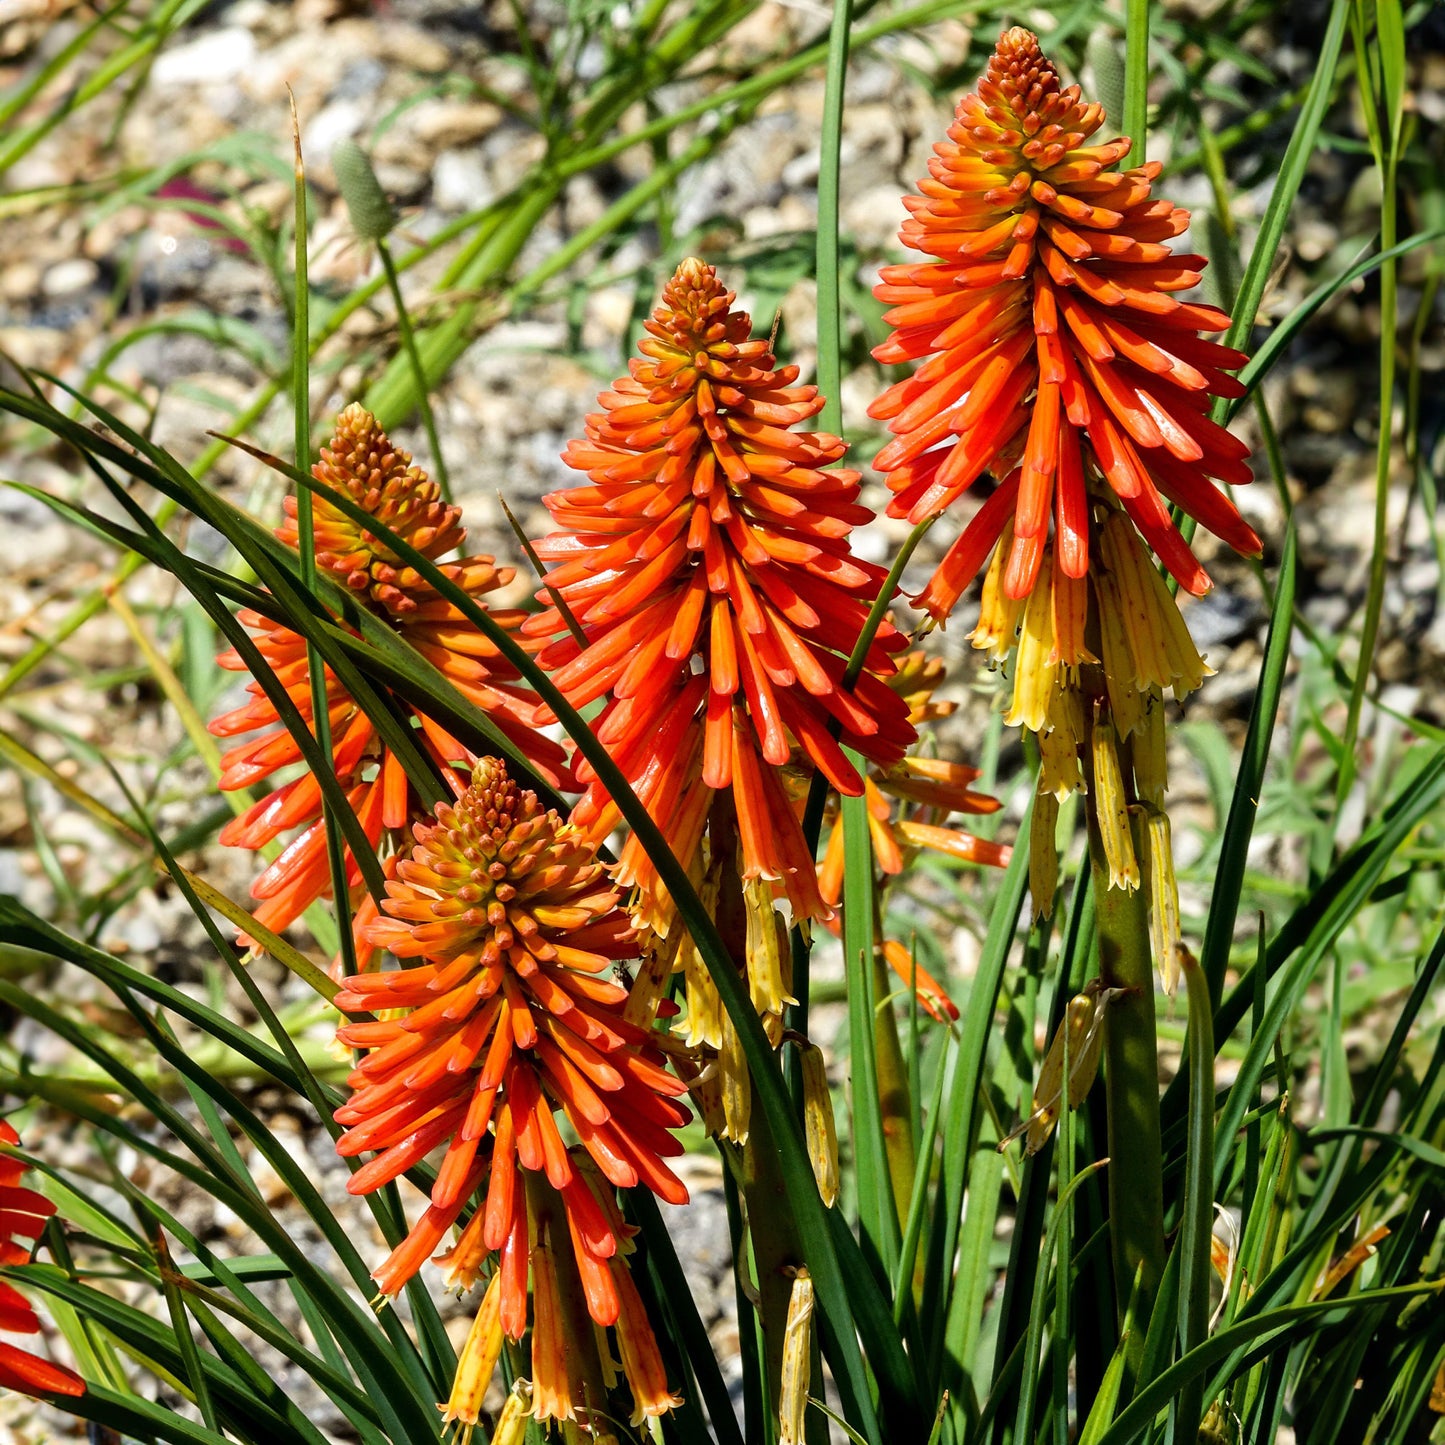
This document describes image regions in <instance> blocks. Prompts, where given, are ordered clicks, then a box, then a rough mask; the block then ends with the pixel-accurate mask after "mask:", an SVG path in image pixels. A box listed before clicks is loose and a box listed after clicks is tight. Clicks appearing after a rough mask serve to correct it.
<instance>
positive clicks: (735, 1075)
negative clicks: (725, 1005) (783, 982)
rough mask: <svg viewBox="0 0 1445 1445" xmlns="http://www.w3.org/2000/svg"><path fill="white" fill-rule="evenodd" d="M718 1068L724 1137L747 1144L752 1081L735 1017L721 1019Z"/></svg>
mask: <svg viewBox="0 0 1445 1445" xmlns="http://www.w3.org/2000/svg"><path fill="white" fill-rule="evenodd" d="M717 1063H718V1069H719V1071H720V1072H721V1074H722V1104H723V1118H724V1120H725V1121H726V1122H725V1124H724V1126H723V1138H725V1139H731V1140H732V1141H733V1143H734V1144H746V1143H747V1142H748V1121H749V1120H750V1119H751V1117H752V1108H753V1091H752V1080H751V1079H749V1077H748V1061H747V1058H746V1056H745V1055H744V1054H743V1045H742V1040H741V1039H740V1038H739V1037H738V1031H737V1030H736V1029H735V1028H734V1027H733V1021H732V1018H731V1017H730V1016H729V1015H728V1014H727V1013H726V1012H724V1013H723V1016H722V1048H721V1049H720V1050H719V1051H718V1058H717Z"/></svg>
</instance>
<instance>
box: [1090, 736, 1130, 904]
mask: <svg viewBox="0 0 1445 1445" xmlns="http://www.w3.org/2000/svg"><path fill="white" fill-rule="evenodd" d="M1090 746H1091V748H1092V751H1093V760H1094V794H1093V798H1092V799H1091V800H1090V807H1092V808H1094V809H1095V815H1096V817H1097V818H1098V822H1099V835H1100V837H1101V838H1102V840H1103V843H1104V857H1105V858H1106V859H1107V860H1108V864H1109V886H1110V887H1111V888H1127V889H1134V888H1137V887H1138V886H1139V862H1138V859H1137V858H1135V856H1134V839H1133V836H1132V834H1131V832H1130V828H1129V803H1128V799H1127V798H1126V797H1125V795H1124V779H1123V776H1122V775H1121V773H1120V771H1119V750H1118V748H1117V747H1116V746H1115V740H1114V725H1113V723H1111V722H1110V721H1109V720H1108V718H1107V717H1106V716H1103V715H1102V714H1101V715H1096V716H1095V718H1094V734H1093V739H1092V741H1091V744H1090Z"/></svg>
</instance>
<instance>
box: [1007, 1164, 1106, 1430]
mask: <svg viewBox="0 0 1445 1445" xmlns="http://www.w3.org/2000/svg"><path fill="white" fill-rule="evenodd" d="M1108 1162H1109V1161H1108V1160H1107V1159H1096V1160H1094V1162H1093V1163H1092V1164H1088V1165H1085V1167H1084V1168H1082V1169H1080V1170H1079V1172H1078V1173H1077V1174H1075V1175H1074V1177H1073V1178H1072V1179H1071V1180H1069V1182H1068V1184H1067V1185H1065V1187H1064V1188H1063V1190H1062V1191H1061V1192H1060V1194H1059V1198H1058V1203H1057V1204H1056V1205H1055V1206H1054V1212H1053V1215H1052V1217H1051V1218H1050V1219H1049V1227H1048V1231H1047V1233H1046V1234H1045V1235H1044V1251H1043V1257H1042V1258H1041V1260H1040V1261H1039V1270H1038V1274H1037V1276H1036V1278H1035V1281H1034V1293H1033V1302H1032V1304H1031V1305H1030V1307H1029V1328H1028V1334H1027V1335H1026V1337H1025V1342H1024V1364H1023V1378H1022V1380H1021V1382H1020V1384H1019V1405H1018V1413H1017V1415H1016V1417H1015V1420H1014V1439H1015V1440H1018V1441H1024V1440H1032V1439H1033V1438H1034V1402H1035V1400H1036V1398H1037V1396H1038V1383H1039V1365H1040V1352H1041V1350H1042V1348H1043V1342H1044V1324H1045V1321H1046V1318H1047V1315H1048V1302H1049V1295H1050V1289H1049V1286H1050V1283H1051V1281H1050V1277H1049V1266H1050V1263H1051V1261H1052V1260H1053V1258H1054V1251H1055V1249H1056V1248H1057V1245H1058V1240H1059V1231H1060V1229H1061V1228H1062V1227H1063V1224H1064V1221H1065V1220H1067V1219H1068V1217H1069V1210H1070V1208H1071V1206H1072V1203H1073V1198H1074V1195H1075V1194H1077V1193H1078V1192H1079V1190H1080V1189H1081V1188H1082V1187H1083V1185H1084V1184H1085V1182H1086V1181H1087V1180H1088V1179H1089V1177H1090V1176H1091V1175H1094V1174H1097V1173H1098V1172H1099V1170H1101V1169H1103V1168H1104V1167H1105V1166H1106V1165H1107V1164H1108ZM1069 1267H1070V1262H1069V1260H1068V1259H1067V1258H1064V1257H1063V1256H1060V1258H1059V1261H1058V1265H1057V1268H1059V1269H1061V1270H1066V1269H1068V1268H1069ZM1054 1335H1055V1339H1054V1348H1055V1349H1064V1348H1067V1343H1066V1342H1067V1341H1068V1339H1069V1326H1068V1322H1067V1321H1066V1320H1065V1321H1056V1323H1055V1329H1054Z"/></svg>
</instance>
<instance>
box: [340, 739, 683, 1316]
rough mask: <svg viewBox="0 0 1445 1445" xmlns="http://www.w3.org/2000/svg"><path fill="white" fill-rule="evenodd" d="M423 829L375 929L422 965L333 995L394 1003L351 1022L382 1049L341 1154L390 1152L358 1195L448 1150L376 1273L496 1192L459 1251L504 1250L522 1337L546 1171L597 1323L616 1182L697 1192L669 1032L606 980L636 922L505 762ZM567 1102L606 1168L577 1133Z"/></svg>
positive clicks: (362, 1076) (385, 1284)
mask: <svg viewBox="0 0 1445 1445" xmlns="http://www.w3.org/2000/svg"><path fill="white" fill-rule="evenodd" d="M414 832H415V836H416V843H415V846H414V847H413V848H412V850H411V853H410V855H409V856H408V857H406V858H404V859H403V860H402V861H401V862H400V863H399V865H398V867H397V869H396V875H397V876H396V878H395V879H394V880H393V881H392V882H390V883H389V884H388V885H387V892H388V894H389V896H388V898H387V900H386V902H385V904H384V905H383V906H384V911H385V915H386V916H384V917H382V918H378V919H377V920H376V921H375V922H373V923H372V924H371V925H370V927H369V941H370V943H371V944H372V945H373V946H374V947H377V948H385V949H388V950H389V951H390V952H392V953H393V954H395V955H396V956H397V957H398V958H400V959H403V960H407V961H410V960H412V959H416V960H419V961H418V962H416V963H415V964H413V965H412V966H410V967H406V968H403V969H401V970H399V971H396V972H390V973H371V974H358V975H355V976H353V977H352V978H349V979H347V980H346V983H345V986H344V987H343V989H342V991H341V993H340V994H338V995H337V1000H336V1002H337V1005H338V1007H340V1008H342V1009H345V1010H348V1011H353V1012H354V1011H361V1010H364V1011H369V1012H385V1013H386V1015H387V1018H386V1020H385V1021H380V1022H356V1023H350V1024H347V1025H346V1026H345V1027H344V1028H343V1029H342V1030H341V1032H340V1034H339V1036H338V1037H339V1038H340V1040H341V1042H342V1043H344V1044H346V1045H347V1046H349V1047H351V1048H355V1049H365V1050H368V1051H369V1052H368V1053H367V1055H366V1057H365V1058H364V1059H362V1060H361V1062H360V1063H359V1064H358V1066H357V1068H356V1070H355V1071H354V1072H353V1074H352V1075H351V1079H350V1083H351V1087H352V1088H353V1090H354V1093H353V1094H352V1097H351V1099H350V1101H349V1102H348V1103H346V1104H345V1105H343V1106H342V1108H341V1109H339V1110H338V1111H337V1114H336V1118H337V1122H338V1123H341V1124H344V1125H345V1126H346V1129H347V1132H346V1134H345V1135H344V1136H343V1138H342V1140H341V1143H340V1145H339V1148H340V1150H341V1152H342V1153H343V1154H344V1155H347V1156H355V1155H358V1154H361V1153H364V1152H367V1151H372V1150H375V1151H378V1152H377V1153H376V1157H375V1158H373V1159H372V1160H371V1161H370V1162H369V1163H367V1164H365V1165H364V1166H363V1167H362V1168H361V1169H360V1170H358V1172H357V1173H356V1174H354V1175H353V1176H352V1179H351V1184H350V1188H351V1190H352V1192H353V1193H358V1194H360V1193H366V1192H369V1191H370V1190H372V1189H375V1188H377V1187H379V1186H380V1185H382V1184H385V1183H387V1182H388V1181H389V1180H392V1179H395V1178H396V1177H397V1176H398V1175H399V1174H401V1173H403V1172H404V1171H405V1170H407V1169H410V1168H411V1167H412V1166H413V1165H415V1164H417V1163H419V1162H420V1161H421V1160H422V1159H423V1158H425V1157H426V1156H427V1155H428V1154H429V1153H431V1152H432V1151H433V1150H434V1149H438V1148H441V1147H442V1146H445V1154H444V1155H443V1157H442V1161H441V1164H440V1167H439V1169H438V1172H437V1177H436V1182H435V1184H434V1185H433V1186H432V1190H431V1208H430V1209H429V1210H428V1211H427V1213H426V1214H425V1215H424V1216H423V1218H422V1220H421V1221H420V1222H419V1224H418V1225H417V1227H416V1228H415V1229H413V1230H412V1232H411V1235H410V1236H408V1238H407V1239H406V1240H405V1241H404V1242H403V1243H402V1244H401V1245H400V1246H399V1247H398V1248H397V1249H396V1251H394V1252H393V1254H392V1256H391V1257H390V1258H389V1259H388V1260H387V1261H386V1263H385V1264H384V1265H383V1266H382V1267H381V1268H380V1269H379V1270H378V1271H377V1275H376V1277H377V1279H378V1281H379V1282H380V1284H381V1286H382V1289H383V1291H384V1292H385V1293H387V1294H392V1293H395V1291H396V1290H397V1289H399V1288H400V1286H401V1285H402V1284H404V1283H405V1281H406V1280H407V1279H408V1278H410V1276H411V1275H412V1274H414V1273H415V1272H416V1270H417V1269H418V1268H419V1267H420V1265H421V1263H422V1262H423V1260H425V1259H426V1258H427V1257H428V1256H429V1255H430V1254H431V1253H432V1251H433V1250H434V1249H435V1248H436V1247H437V1246H438V1245H439V1244H440V1242H441V1240H442V1237H443V1236H444V1234H445V1232H446V1231H447V1229H449V1228H450V1227H451V1225H452V1224H453V1223H454V1222H455V1221H456V1220H457V1219H458V1217H459V1216H460V1214H461V1211H462V1209H463V1208H464V1206H465V1205H466V1204H467V1202H468V1201H469V1200H470V1199H471V1198H472V1196H473V1195H475V1194H477V1193H478V1192H479V1191H480V1193H481V1196H482V1198H483V1200H484V1203H483V1205H482V1207H480V1208H479V1209H478V1210H477V1212H476V1213H475V1214H474V1215H473V1216H472V1220H471V1223H470V1224H469V1225H468V1227H467V1229H466V1231H465V1232H464V1234H463V1236H462V1238H461V1240H460V1241H459V1243H458V1245H457V1247H456V1249H455V1250H454V1251H453V1254H452V1256H451V1259H450V1263H451V1266H452V1268H453V1270H454V1272H456V1273H457V1274H458V1277H459V1279H460V1282H461V1283H463V1284H469V1283H470V1282H471V1280H472V1279H473V1278H475V1275H476V1272H477V1270H478V1269H479V1268H480V1263H481V1261H482V1260H483V1259H484V1258H485V1257H486V1256H487V1254H488V1253H489V1252H490V1251H493V1250H500V1251H501V1269H502V1297H501V1318H502V1322H503V1325H504V1327H505V1328H506V1330H507V1333H508V1334H509V1335H510V1336H511V1337H512V1338H516V1337H518V1336H519V1335H520V1334H521V1332H522V1327H523V1323H524V1321H525V1318H526V1292H527V1262H528V1258H529V1254H530V1235H529V1231H528V1223H527V1206H526V1201H525V1188H524V1184H525V1180H524V1176H525V1175H526V1174H528V1173H534V1174H539V1175H542V1176H544V1177H545V1180H546V1182H547V1183H548V1184H549V1185H550V1186H551V1188H552V1189H553V1190H555V1191H556V1192H557V1193H558V1194H559V1195H560V1196H561V1199H562V1201H563V1204H564V1206H565V1214H566V1219H567V1221H568V1224H569V1225H570V1227H571V1230H572V1233H573V1238H574V1242H576V1243H577V1244H578V1246H579V1251H580V1252H579V1255H578V1264H579V1268H580V1269H581V1271H582V1278H583V1285H584V1287H585V1288H586V1291H587V1297H588V1303H589V1308H590V1309H591V1311H592V1317H593V1319H594V1320H596V1321H597V1323H599V1324H603V1325H610V1324H612V1323H613V1322H614V1321H615V1319H616V1316H617V1311H618V1309H619V1308H620V1302H619V1299H618V1296H617V1292H616V1288H615V1285H614V1283H613V1281H612V1276H611V1274H610V1272H609V1270H608V1269H607V1261H608V1260H609V1259H610V1258H612V1257H613V1255H614V1254H615V1253H616V1249H617V1244H618V1225H617V1224H616V1223H615V1222H614V1221H613V1219H612V1217H611V1216H610V1214H609V1211H608V1209H607V1207H605V1206H604V1204H603V1203H602V1202H601V1198H602V1196H603V1195H604V1194H606V1193H609V1192H610V1189H611V1188H613V1187H615V1188H631V1187H633V1186H636V1185H639V1184H640V1185H644V1186H646V1187H647V1188H649V1189H651V1190H652V1191H653V1192H654V1193H656V1194H658V1195H659V1196H660V1197H661V1198H663V1199H666V1200H668V1201H669V1202H672V1203H681V1202H683V1201H685V1200H686V1198H687V1191H686V1190H685V1189H684V1188H683V1186H682V1184H681V1183H680V1182H679V1180H678V1179H677V1177H676V1175H674V1174H673V1173H672V1171H671V1170H670V1169H669V1168H668V1166H667V1164H666V1163H665V1162H664V1160H665V1158H666V1157H668V1156H670V1155H675V1154H679V1153H681V1152H682V1146H681V1144H679V1143H678V1142H677V1140H676V1138H675V1136H674V1134H673V1132H672V1131H673V1130H674V1129H676V1128H677V1127H678V1126H679V1125H681V1124H683V1123H684V1122H686V1120H687V1118H688V1111H687V1109H686V1107H685V1106H684V1105H682V1104H680V1103H679V1102H678V1101H677V1096H678V1095H681V1094H682V1093H683V1092H684V1088H683V1085H682V1084H681V1083H679V1082H678V1081H677V1080H676V1079H675V1078H674V1077H673V1076H672V1075H671V1074H669V1073H668V1072H667V1071H666V1069H665V1068H664V1067H663V1057H662V1054H661V1052H660V1051H659V1049H658V1048H657V1045H656V1039H657V1037H658V1036H657V1035H656V1034H654V1033H652V1032H651V1031H649V1030H648V1029H645V1028H643V1027H641V1026H639V1025H638V1024H635V1023H632V1022H630V1021H629V1020H628V1019H626V1018H625V1017H624V1006H625V1004H626V1002H627V990H626V989H624V988H623V987H622V986H621V985H620V984H618V983H616V982H615V981H613V979H611V978H610V977H607V974H608V972H609V970H611V969H612V968H613V966H614V965H615V964H617V963H619V962H621V961H623V960H627V959H631V958H635V957H636V956H637V943H636V939H635V935H634V932H633V928H632V925H631V921H630V920H629V918H628V916H627V914H626V913H625V912H624V911H623V910H622V909H621V908H620V907H619V906H618V895H617V892H616V890H615V888H614V887H613V886H612V885H611V883H610V882H609V880H608V878H607V876H606V873H605V871H604V869H603V867H602V865H601V864H600V863H598V862H597V859H596V850H595V848H594V847H593V846H592V845H591V844H590V843H589V842H588V840H587V839H586V837H585V836H584V835H583V834H582V833H581V832H580V831H579V830H578V829H576V828H575V827H572V826H571V825H570V824H567V823H564V822H563V820H562V819H561V817H560V816H559V815H558V814H557V813H556V812H553V811H550V810H548V809H546V808H544V807H543V806H542V805H541V803H540V802H539V801H538V800H537V797H536V795H535V794H534V793H531V792H528V791H524V790H523V789H522V788H521V787H520V786H519V785H518V784H517V783H516V782H515V781H514V780H513V779H512V778H510V777H509V776H508V774H507V770H506V767H505V766H504V765H503V764H502V763H501V762H500V761H499V760H497V759H495V758H484V759H482V760H481V762H479V763H478V764H477V767H476V771H475V773H474V774H473V778H472V782H471V785H470V786H469V787H468V788H467V790H466V792H465V793H463V795H462V796H461V797H460V798H459V799H458V800H457V802H456V803H455V805H452V806H448V805H446V804H442V805H440V806H439V807H438V808H437V812H436V821H435V822H433V823H430V824H424V823H419V824H417V825H416V827H415V829H414ZM559 1112H560V1113H561V1115H562V1116H563V1119H564V1120H565V1125H566V1129H567V1132H568V1133H569V1134H570V1135H571V1136H572V1137H573V1138H575V1139H577V1140H580V1141H581V1151H582V1155H583V1156H584V1157H585V1158H586V1159H588V1160H590V1161H591V1164H590V1166H589V1167H586V1168H584V1167H579V1163H578V1151H577V1150H576V1149H575V1148H574V1149H569V1147H568V1145H567V1143H566V1142H565V1141H564V1138H563V1133H562V1131H561V1130H560V1129H559V1127H558V1121H557V1119H556V1117H555V1116H556V1114H557V1113H559Z"/></svg>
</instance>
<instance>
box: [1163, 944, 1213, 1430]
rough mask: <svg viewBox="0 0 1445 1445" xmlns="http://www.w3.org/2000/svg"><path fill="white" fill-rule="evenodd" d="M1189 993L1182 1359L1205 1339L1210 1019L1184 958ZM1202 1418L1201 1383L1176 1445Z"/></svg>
mask: <svg viewBox="0 0 1445 1445" xmlns="http://www.w3.org/2000/svg"><path fill="white" fill-rule="evenodd" d="M1183 964H1184V983H1185V987H1186V988H1187V989H1188V991H1189V1147H1188V1151H1187V1153H1186V1155H1185V1179H1184V1211H1183V1225H1182V1227H1181V1229H1180V1234H1179V1243H1178V1246H1177V1248H1178V1250H1179V1255H1180V1260H1181V1263H1180V1267H1179V1346H1180V1350H1181V1352H1182V1353H1183V1354H1184V1355H1188V1353H1189V1352H1190V1351H1191V1350H1193V1349H1197V1348H1198V1347H1199V1346H1200V1345H1201V1344H1203V1343H1204V1341H1205V1339H1206V1338H1207V1337H1208V1335H1209V1275H1210V1246H1211V1244H1212V1242H1213V1238H1214V1018H1213V1010H1212V1008H1211V1005H1210V1000H1209V983H1208V981H1207V980H1206V979H1205V977H1204V971H1203V969H1202V968H1201V967H1200V965H1199V964H1198V963H1197V962H1196V961H1195V959H1194V958H1193V957H1192V956H1191V955H1190V954H1189V953H1187V952H1185V953H1184V958H1183ZM1203 1415H1204V1399H1203V1393H1202V1388H1201V1382H1200V1381H1199V1380H1197V1379H1193V1380H1190V1381H1189V1382H1188V1383H1187V1384H1185V1385H1184V1386H1183V1387H1182V1388H1181V1390H1180V1391H1179V1395H1178V1398H1177V1399H1176V1400H1175V1403H1174V1418H1173V1420H1172V1421H1171V1423H1170V1430H1171V1438H1172V1439H1173V1440H1174V1441H1175V1442H1177V1445H1197V1441H1198V1438H1199V1422H1200V1420H1201V1419H1202V1418H1203Z"/></svg>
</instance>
